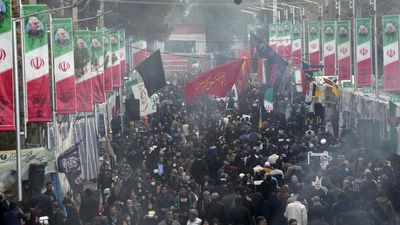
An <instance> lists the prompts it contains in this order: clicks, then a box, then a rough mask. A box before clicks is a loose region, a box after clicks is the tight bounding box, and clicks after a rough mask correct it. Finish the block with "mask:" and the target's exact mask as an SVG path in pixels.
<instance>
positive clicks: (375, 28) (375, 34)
mask: <svg viewBox="0 0 400 225" xmlns="http://www.w3.org/2000/svg"><path fill="white" fill-rule="evenodd" d="M370 4H373V5H374V9H373V13H372V16H373V17H374V56H375V57H374V73H375V98H376V99H378V98H379V76H378V32H377V29H378V26H377V20H376V15H377V12H376V0H371V1H370Z"/></svg>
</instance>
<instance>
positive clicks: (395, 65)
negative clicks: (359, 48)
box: [382, 15, 400, 92]
mask: <svg viewBox="0 0 400 225" xmlns="http://www.w3.org/2000/svg"><path fill="white" fill-rule="evenodd" d="M399 20H400V17H399V15H387V16H383V17H382V29H383V32H382V33H383V78H384V80H383V87H384V91H388V92H393V91H396V92H397V91H400V62H399V23H400V22H399Z"/></svg>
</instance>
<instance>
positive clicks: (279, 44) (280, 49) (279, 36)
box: [276, 23, 285, 57]
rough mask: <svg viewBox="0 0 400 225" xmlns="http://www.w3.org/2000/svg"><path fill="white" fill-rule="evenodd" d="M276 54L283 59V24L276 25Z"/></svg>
mask: <svg viewBox="0 0 400 225" xmlns="http://www.w3.org/2000/svg"><path fill="white" fill-rule="evenodd" d="M276 31H277V35H276V52H277V53H278V54H279V55H280V56H281V57H283V56H284V55H285V46H284V38H285V32H284V31H283V24H282V23H278V24H277V25H276Z"/></svg>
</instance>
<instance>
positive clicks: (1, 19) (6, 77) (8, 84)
mask: <svg viewBox="0 0 400 225" xmlns="http://www.w3.org/2000/svg"><path fill="white" fill-rule="evenodd" d="M11 27H12V21H11V0H0V43H1V46H0V132H1V131H13V130H15V124H14V82H13V49H12V38H13V37H12V35H13V34H12V28H11Z"/></svg>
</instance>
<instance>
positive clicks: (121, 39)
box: [119, 30, 126, 76]
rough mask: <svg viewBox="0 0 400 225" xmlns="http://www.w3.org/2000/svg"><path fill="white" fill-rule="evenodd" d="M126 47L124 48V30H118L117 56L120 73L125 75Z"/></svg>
mask: <svg viewBox="0 0 400 225" xmlns="http://www.w3.org/2000/svg"><path fill="white" fill-rule="evenodd" d="M125 51H126V48H125V31H124V30H120V31H119V58H120V63H121V75H123V76H125V75H126V52H125Z"/></svg>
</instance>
